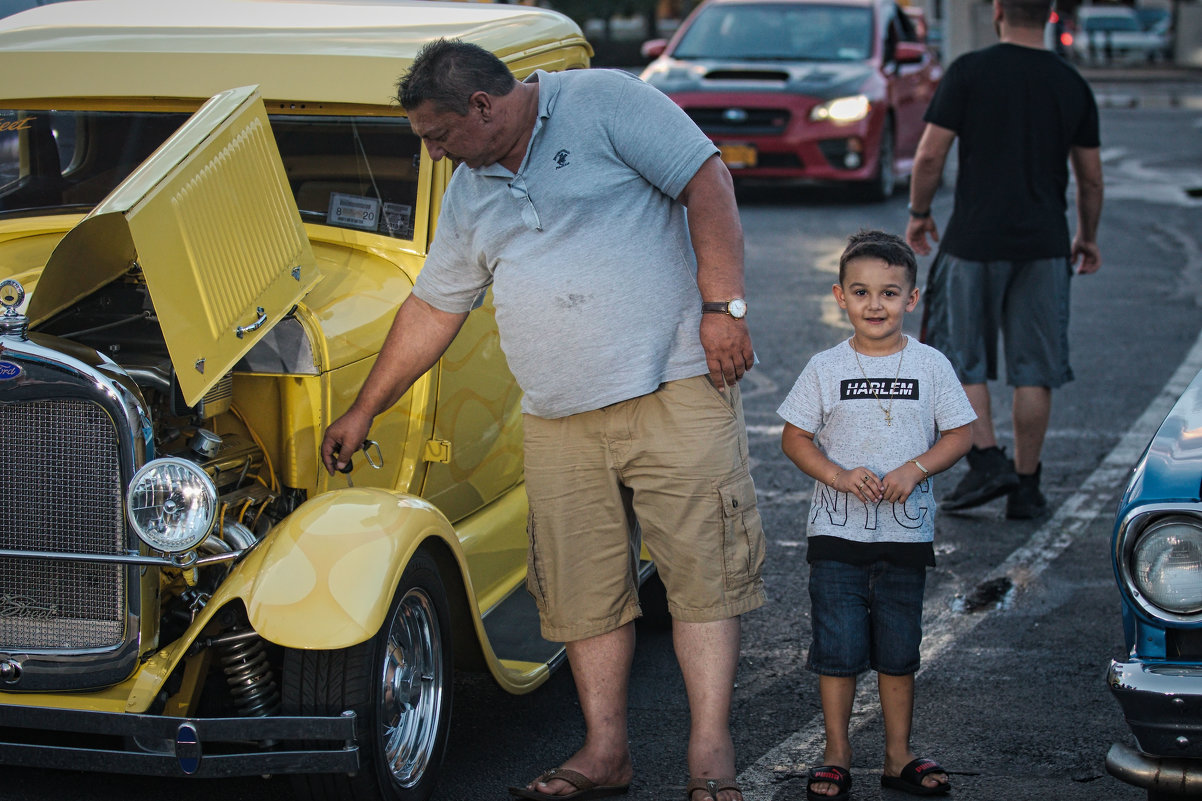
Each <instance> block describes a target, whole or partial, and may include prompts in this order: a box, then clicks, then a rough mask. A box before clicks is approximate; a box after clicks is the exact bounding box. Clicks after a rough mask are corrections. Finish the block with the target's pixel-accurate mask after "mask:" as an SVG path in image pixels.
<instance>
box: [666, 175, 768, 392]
mask: <svg viewBox="0 0 1202 801" xmlns="http://www.w3.org/2000/svg"><path fill="white" fill-rule="evenodd" d="M677 199H678V200H679V201H680V202H681V203H682V204H684V205H685V206H686V207H687V208H688V210H689V238H690V239H691V240H692V243H693V251H694V252H695V253H696V255H697V286H698V287H699V288H700V289H701V299H702V300H703V301H726V300H730V299H732V298H741V297H743V293H744V288H743V224H742V222H741V221H740V220H739V208H738V205H737V204H736V203H735V190H734V181H732V180H731V177H730V171H729V170H727V169H726V165H725V164H723V163H722V160H721V159H720V158H718V156H717V155H714V156H711V157H710V158H709V159H708V160H706V162H705V163H704V164H702V165H701V168H700V169H699V170H697V174H696V175H694V176H693V178H692V180H690V181H689V183H688V184H687V185H686V186H685V188H684V191H682V192H681V193H680V197H679V198H677ZM701 345H702V347H704V348H705V359H706V364H707V365H708V366H709V369H710V381H712V382H713V384H714V386H715V387H718V388H719V389H721V388H722V386H723V382H725V384H727V385H732V386H733V385H734V383H735V382H736V381H738V380H739V379H740V378H742V377H743V373H744V372H746V371H747V370H749V369H751V365H752V362H753V361H754V360H755V354H754V352H753V350H752V347H751V333H750V332H749V331H748V330H747V321H746V320H745V319H744V320H736V319H735V318H733V317H731V316H730V315H728V314H702V315H701Z"/></svg>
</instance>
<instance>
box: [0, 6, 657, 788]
mask: <svg viewBox="0 0 1202 801" xmlns="http://www.w3.org/2000/svg"><path fill="white" fill-rule="evenodd" d="M437 37H458V38H462V39H464V40H466V41H471V42H475V43H477V44H479V45H481V46H482V47H485V48H488V49H490V50H492V51H493V52H495V53H497V54H498V55H499V57H500V58H501V59H503V60H504V61H505V62H506V63H507V64H508V65H509V66H510V68H511V69H512V70H513V71H514V73H515V74H516V75H518V76H525V75H527V74H529V73H530V72H531V71H533V70H534V69H536V68H542V69H546V70H561V69H569V68H582V67H587V66H588V64H589V58H590V55H591V49H590V47H589V45H588V43H587V42H586V41H585V39H584V37H583V35H582V34H581V31H580V29H579V28H578V27H577V26H576V25H575V24H574V23H572V22H571V21H570V20H569V19H568V18H567V17H564V16H562V15H560V14H557V13H554V12H551V11H545V10H541V9H537V8H526V7H521V6H516V5H490V4H479V3H453V4H452V3H443V4H437V3H426V2H400V1H398V2H391V3H387V4H382V3H379V2H374V3H371V2H368V3H338V4H330V3H323V2H297V3H293V2H285V0H276V1H275V2H270V1H268V0H204V1H203V2H194V3H191V2H190V3H167V2H162V0H88V1H87V2H71V3H60V4H56V5H48V6H46V7H44V8H35V9H32V10H29V11H26V12H22V13H19V14H16V15H13V16H11V17H7V18H5V19H4V20H2V21H0V165H3V177H2V178H0V432H2V434H0V441H2V442H3V446H4V453H5V456H4V459H3V460H0V497H2V498H3V517H4V523H3V525H2V526H0V765H3V766H6V767H5V768H4V771H5V778H6V782H7V783H9V784H19V783H20V782H21V781H23V779H21V778H17V777H15V776H14V774H15V773H16V771H14V770H13V769H12V768H11V767H9V766H39V767H51V768H58V769H69V770H80V771H89V772H92V771H108V772H117V773H131V774H146V775H158V776H175V777H181V778H183V777H200V778H208V777H214V776H220V777H228V776H259V775H277V776H279V775H283V774H289V775H291V777H292V779H294V780H295V784H296V788H295V792H296V796H297V797H298V798H302V799H331V800H332V799H356V801H421V800H422V799H426V798H428V797H429V796H430V795H431V793H432V792H433V788H434V784H435V781H436V779H437V775H438V771H439V765H440V762H441V759H442V754H443V751H444V747H445V743H446V740H447V732H448V727H449V720H450V715H451V694H452V687H453V683H452V675H453V670H454V669H462V670H476V671H482V672H488V673H490V674H491V675H492V676H493V677H494V678H495V679H496V681H497V682H498V683H499V684H500V686H501V687H502V688H504V689H505V690H507V691H509V692H513V693H524V692H527V691H529V690H531V689H533V688H535V687H537V686H538V685H539V684H541V683H542V682H543V681H544V680H545V679H546V678H547V676H548V674H549V672H550V670H551V668H552V667H554V666H555V665H557V664H559V663H560V662H561V661H562V659H563V648H562V644H560V643H551V642H547V641H545V640H543V639H542V638H541V636H539V627H538V615H537V610H536V609H535V606H534V602H533V600H532V598H531V596H530V595H529V594H528V593H527V592H526V591H525V576H526V552H527V549H528V543H527V537H526V520H527V514H528V508H527V501H526V494H525V484H524V476H523V466H522V465H523V460H522V434H521V415H520V411H519V401H520V395H521V393H520V390H519V388H518V387H517V385H516V383H515V382H514V379H513V377H512V375H511V374H510V372H509V369H508V367H507V365H506V362H505V359H504V356H503V355H502V353H501V351H500V348H499V344H498V337H497V331H496V323H495V317H494V309H493V305H492V300H491V295H486V296H485V297H482V298H481V299H480V305H479V308H477V309H475V310H474V311H473V312H472V313H471V314H470V315H469V316H468V319H467V322H466V323H465V326H464V328H463V329H462V330H461V332H460V333H459V335H458V336H457V338H456V339H455V341H454V342H453V343H452V345H451V347H450V348H449V349H448V351H447V352H446V354H445V355H444V356H443V358H442V359H441V360H440V361H439V362H438V363H437V364H436V365H435V366H434V367H433V368H432V369H431V370H430V371H429V372H428V373H427V374H426V375H424V376H423V377H422V378H420V379H419V380H418V381H417V382H416V383H415V384H414V385H413V387H412V388H411V389H410V390H409V391H408V392H407V393H405V395H404V396H403V397H402V398H400V400H399V401H398V402H397V403H396V404H395V405H394V406H393V407H392V408H391V409H389V410H388V411H387V412H385V413H384V414H382V415H380V416H379V417H378V418H377V419H376V421H375V424H374V426H373V428H372V436H373V437H374V438H375V441H374V442H366V443H364V445H363V452H362V453H358V452H356V454H355V458H354V462H353V465H354V469H353V472H351V473H350V474H349V475H342V474H338V475H335V476H334V477H330V476H329V475H328V474H327V473H326V472H325V470H324V469H323V468H322V466H321V460H320V455H319V448H320V443H321V437H322V432H323V431H324V429H325V428H326V426H327V425H328V424H329V423H330V422H331V421H332V420H333V419H335V418H337V417H338V416H339V415H341V414H342V413H343V412H344V411H345V410H346V409H347V408H348V407H349V405H350V404H351V402H352V401H353V400H354V398H355V396H356V394H357V392H358V390H359V388H360V386H361V385H362V383H363V381H364V379H365V377H366V376H367V373H368V371H369V369H370V368H371V366H372V365H373V364H374V363H375V361H376V358H377V356H378V355H379V353H380V348H381V344H382V342H383V341H384V338H385V335H386V334H387V332H388V330H389V327H390V325H391V322H392V319H393V316H394V314H395V312H396V310H397V308H398V306H399V305H400V303H401V302H402V301H403V300H404V299H405V298H406V297H407V296H408V294H409V292H410V290H411V289H412V287H413V282H414V280H415V278H416V276H417V274H418V272H419V271H420V270H421V268H422V264H423V261H424V258H425V255H426V253H427V249H428V247H429V245H430V242H431V239H432V237H433V232H434V229H435V227H436V225H437V221H438V211H439V208H440V198H441V197H442V193H443V190H444V188H445V187H446V185H447V183H448V181H449V180H450V177H451V172H452V166H453V165H451V164H450V163H449V162H450V160H449V159H444V160H441V161H439V162H438V163H435V162H433V161H431V160H430V158H429V155H428V154H427V153H426V152H424V150H423V148H422V145H421V141H420V139H419V138H418V137H417V136H416V135H414V134H413V132H412V131H411V130H410V128H409V125H408V122H407V120H406V118H405V116H404V113H403V112H402V110H401V109H400V108H399V107H398V106H397V104H396V103H395V102H394V101H393V100H392V98H393V96H394V94H395V84H396V80H397V78H398V76H399V75H400V74H401V73H403V72H404V71H405V70H406V69H407V67H408V65H409V63H410V62H411V61H412V59H413V58H414V56H415V54H416V53H417V51H418V49H419V48H420V47H421V46H422V45H423V44H425V43H426V42H428V41H430V40H431V39H434V38H437ZM352 485H353V486H352ZM644 568H645V570H646V571H649V570H650V565H649V563H644ZM81 781H83V780H81Z"/></svg>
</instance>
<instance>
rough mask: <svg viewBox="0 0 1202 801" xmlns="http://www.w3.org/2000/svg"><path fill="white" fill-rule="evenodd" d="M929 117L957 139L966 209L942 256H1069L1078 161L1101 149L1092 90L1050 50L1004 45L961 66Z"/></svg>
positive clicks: (951, 70) (960, 197) (959, 198)
mask: <svg viewBox="0 0 1202 801" xmlns="http://www.w3.org/2000/svg"><path fill="white" fill-rule="evenodd" d="M925 119H926V121H927V122H930V123H934V124H935V125H938V126H940V127H942V128H948V129H950V130H952V131H955V132H956V136H957V139H958V141H959V150H960V167H959V174H958V176H957V178H956V205H955V209H954V210H953V211H952V217H951V220H949V221H948V224H947V230H946V231H945V232H944V235H943V240H942V242H941V245H940V247H941V249H942V250H945V251H947V252H948V253H950V254H952V255H953V256H958V257H960V258H962V259H967V260H970V261H994V260H1006V261H1025V260H1030V259H1050V258H1057V257H1060V256H1068V255H1069V252H1070V249H1071V244H1070V241H1069V235H1068V222H1067V220H1066V219H1065V212H1066V210H1067V203H1066V200H1065V194H1066V192H1067V189H1068V154H1069V150H1070V149H1071V148H1072V147H1087V148H1091V147H1098V146H1099V138H1098V106H1097V103H1096V102H1095V101H1094V96H1093V92H1092V91H1091V90H1090V88H1089V84H1087V83H1086V82H1085V79H1084V78H1082V77H1081V75H1080V73H1078V72H1077V70H1076V69H1075V68H1074V67H1073V66H1072V65H1071V64H1069V63H1068V62H1066V61H1065V60H1064V59H1063V58H1061V57H1060V56H1058V55H1056V54H1055V53H1052V52H1049V51H1047V50H1038V49H1034V48H1030V47H1022V46H1020V45H1012V44H997V45H993V46H992V47H987V48H985V49H983V50H977V51H975V52H972V53H966V54H965V55H963V56H961V57H960V58H958V59H956V60H955V61H954V62H952V65H951V66H950V67H948V70H947V73H946V74H945V75H944V76H943V80H942V81H941V82H940V84H939V88H938V90H936V92H935V97H934V98H933V99H932V100H931V105H930V107H929V108H928V109H927V112H926V116H925Z"/></svg>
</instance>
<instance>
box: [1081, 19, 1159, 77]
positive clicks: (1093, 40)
mask: <svg viewBox="0 0 1202 801" xmlns="http://www.w3.org/2000/svg"><path fill="white" fill-rule="evenodd" d="M1167 50H1168V39H1167V31H1163V30H1160V31H1158V30H1145V29H1144V27H1143V25H1142V24H1140V20H1139V16H1138V15H1137V14H1136V13H1135V9H1133V8H1130V7H1128V6H1082V7H1081V8H1079V9H1077V30H1076V33H1075V35H1074V37H1073V56H1074V57H1075V58H1076V60H1077V61H1079V62H1081V63H1084V64H1107V63H1130V62H1138V61H1156V60H1157V59H1159V58H1164V57H1165V54H1166V52H1167Z"/></svg>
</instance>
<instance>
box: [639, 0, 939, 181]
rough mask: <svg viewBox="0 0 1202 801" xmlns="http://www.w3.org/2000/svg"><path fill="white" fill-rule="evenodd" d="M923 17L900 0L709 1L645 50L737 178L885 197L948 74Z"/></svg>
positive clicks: (653, 73)
mask: <svg viewBox="0 0 1202 801" xmlns="http://www.w3.org/2000/svg"><path fill="white" fill-rule="evenodd" d="M922 23H923V20H922V18H921V15H915V14H913V13H907V12H904V11H903V10H902V8H901V7H900V6H899V5H898V4H897V3H895V2H894V1H893V0H708V2H705V3H703V4H702V5H701V6H699V7H698V8H697V9H696V10H695V11H694V12H693V13H692V14H690V15H689V17H688V18H687V19H686V20H685V21H684V23H683V24H682V25H681V27H680V29H679V30H678V31H677V32H676V35H675V36H673V37H672V39H671V40H670V41H666V42H665V41H663V40H657V41H653V42H648V43H647V44H646V45H644V54H645V55H647V56H649V57H651V58H654V59H655V60H654V61H652V63H651V64H650V65H648V66H647V68H646V69H645V70H644V71H643V74H642V77H643V80H645V81H647V82H648V83H650V84H652V85H653V86H656V87H658V88H659V89H661V90H662V91H663V92H664V93H665V94H667V95H668V96H669V97H671V98H672V99H673V100H675V101H676V103H677V104H679V105H680V106H681V107H682V108H683V109H684V110H685V111H686V112H688V114H689V116H690V117H692V118H693V120H695V121H696V122H697V124H698V125H699V126H701V129H702V130H703V131H705V132H706V133H707V134H708V135H709V137H710V138H711V139H713V140H714V142H715V143H716V144H717V145H718V146H719V147H720V148H721V150H722V158H723V160H724V161H725V162H726V164H727V166H728V167H729V168H730V170H731V172H732V173H733V174H734V175H735V177H736V178H756V179H793V180H807V181H838V182H853V183H855V184H856V185H858V187H859V188H860V189H862V190H863V192H864V194H865V195H866V196H868V197H870V198H873V199H878V200H883V199H885V198H887V197H890V196H891V195H892V194H893V191H894V189H895V187H896V185H897V181H898V178H899V177H904V176H907V175H909V173H910V170H911V167H912V165H913V160H914V151H915V149H916V148H917V146H918V139H919V136H920V135H921V134H922V128H923V121H922V115H923V113H924V112H925V111H926V108H927V104H928V103H929V102H930V99H931V96H932V95H933V94H934V92H935V87H936V86H937V85H938V82H939V79H940V77H941V76H942V74H943V69H942V67H941V65H940V63H939V60H938V57H937V55H936V54H935V51H934V50H933V48H930V47H928V46H927V44H926V42H925V39H924V37H923V36H922V35H920V33H919V28H920V27H925V26H923V25H922Z"/></svg>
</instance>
